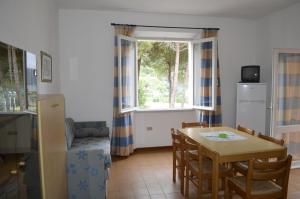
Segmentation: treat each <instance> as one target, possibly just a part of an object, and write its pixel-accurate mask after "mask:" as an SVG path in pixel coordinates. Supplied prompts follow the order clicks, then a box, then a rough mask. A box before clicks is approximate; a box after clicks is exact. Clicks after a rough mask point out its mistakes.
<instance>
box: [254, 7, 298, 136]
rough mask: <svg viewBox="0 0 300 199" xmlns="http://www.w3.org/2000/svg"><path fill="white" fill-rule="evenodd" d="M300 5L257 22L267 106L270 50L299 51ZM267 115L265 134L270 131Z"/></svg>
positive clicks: (269, 91)
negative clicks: (292, 49)
mask: <svg viewBox="0 0 300 199" xmlns="http://www.w3.org/2000/svg"><path fill="white" fill-rule="evenodd" d="M299 10H300V3H298V4H296V5H293V6H291V7H289V8H286V9H283V10H280V11H278V12H275V13H272V14H271V15H268V16H266V17H263V18H261V19H259V20H257V55H256V56H257V63H258V64H260V65H261V66H262V71H261V72H262V75H261V76H262V77H261V78H262V80H263V81H265V82H267V83H268V88H269V89H268V106H270V102H271V86H272V49H274V48H298V49H300V39H299V36H300V12H299ZM270 112H271V111H270V110H268V113H267V124H266V132H269V131H270V129H269V127H270V114H271V113H270Z"/></svg>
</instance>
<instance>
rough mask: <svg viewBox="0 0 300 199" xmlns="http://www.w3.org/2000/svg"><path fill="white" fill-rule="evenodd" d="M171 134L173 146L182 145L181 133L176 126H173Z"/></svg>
mask: <svg viewBox="0 0 300 199" xmlns="http://www.w3.org/2000/svg"><path fill="white" fill-rule="evenodd" d="M171 136H172V146H173V147H181V139H182V138H181V135H180V134H179V133H177V132H176V131H175V129H174V128H171Z"/></svg>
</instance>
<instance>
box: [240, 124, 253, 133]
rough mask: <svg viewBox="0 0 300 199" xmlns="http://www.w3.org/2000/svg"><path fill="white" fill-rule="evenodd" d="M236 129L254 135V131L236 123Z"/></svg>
mask: <svg viewBox="0 0 300 199" xmlns="http://www.w3.org/2000/svg"><path fill="white" fill-rule="evenodd" d="M236 129H237V130H239V131H243V132H245V133H248V134H250V135H255V131H254V130H252V129H249V128H246V127H243V126H241V125H238V126H237V128H236Z"/></svg>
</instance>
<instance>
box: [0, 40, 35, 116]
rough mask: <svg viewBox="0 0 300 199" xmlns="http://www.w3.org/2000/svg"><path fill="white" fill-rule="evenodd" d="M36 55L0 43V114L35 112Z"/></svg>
mask: <svg viewBox="0 0 300 199" xmlns="http://www.w3.org/2000/svg"><path fill="white" fill-rule="evenodd" d="M36 67H37V61H36V55H34V54H32V53H30V52H27V51H25V50H22V49H20V48H16V47H14V46H11V45H9V44H5V43H3V42H0V112H24V111H32V112H36V96H37V77H36V76H37V74H36Z"/></svg>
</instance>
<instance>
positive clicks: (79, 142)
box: [71, 137, 111, 168]
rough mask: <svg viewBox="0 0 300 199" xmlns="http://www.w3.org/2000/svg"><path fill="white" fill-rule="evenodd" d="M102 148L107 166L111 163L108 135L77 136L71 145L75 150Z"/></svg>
mask: <svg viewBox="0 0 300 199" xmlns="http://www.w3.org/2000/svg"><path fill="white" fill-rule="evenodd" d="M95 149H101V150H103V151H104V164H105V168H108V167H110V165H111V156H110V141H109V138H108V137H86V138H75V139H74V141H73V144H72V147H71V151H73V150H83V151H87V152H88V151H89V150H95Z"/></svg>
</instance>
